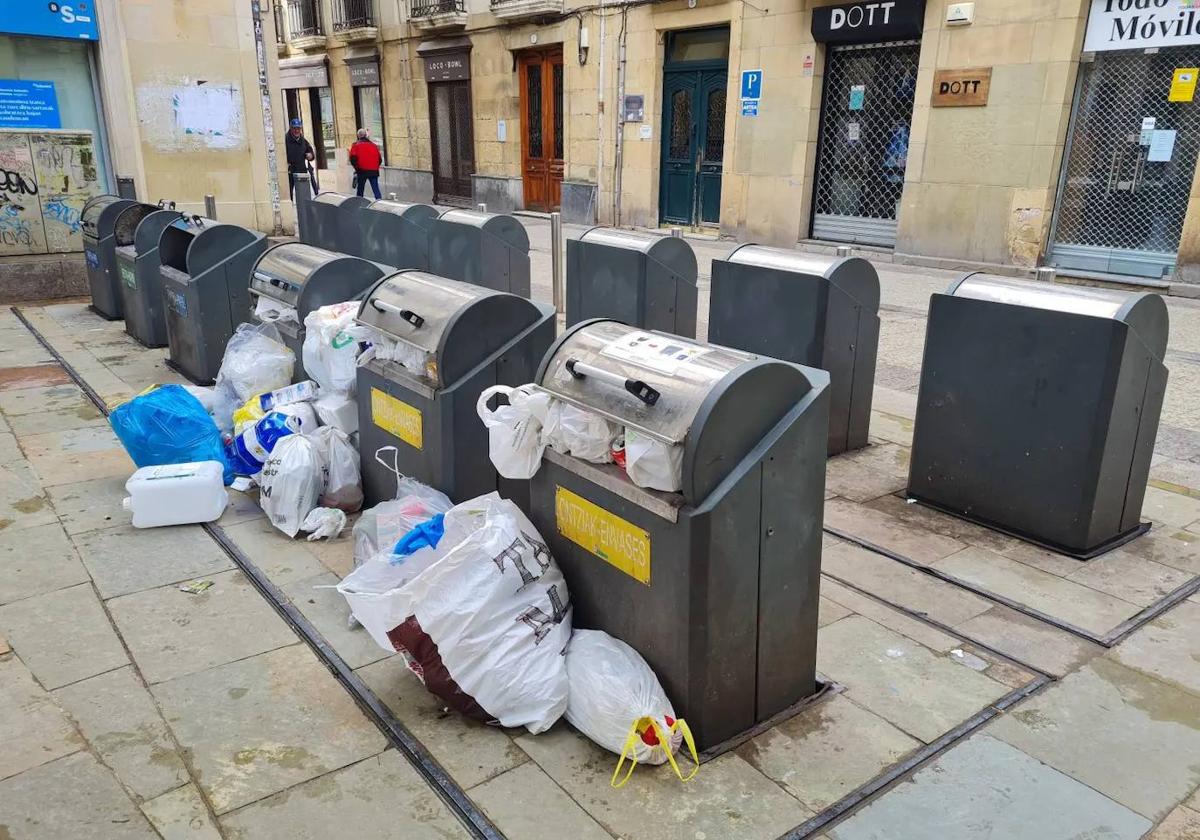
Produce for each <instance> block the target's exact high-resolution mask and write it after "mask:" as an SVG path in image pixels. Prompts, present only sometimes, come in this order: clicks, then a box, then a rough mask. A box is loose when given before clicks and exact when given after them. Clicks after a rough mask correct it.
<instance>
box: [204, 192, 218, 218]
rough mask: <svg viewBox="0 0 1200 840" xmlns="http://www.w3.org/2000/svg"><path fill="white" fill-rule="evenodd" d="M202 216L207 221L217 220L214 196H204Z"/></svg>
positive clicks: (215, 198)
mask: <svg viewBox="0 0 1200 840" xmlns="http://www.w3.org/2000/svg"><path fill="white" fill-rule="evenodd" d="M204 216H205V218H208V219H215V218H217V197H216V196H215V195H206V196H204Z"/></svg>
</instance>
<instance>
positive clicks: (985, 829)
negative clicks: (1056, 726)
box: [827, 736, 1150, 840]
mask: <svg viewBox="0 0 1200 840" xmlns="http://www.w3.org/2000/svg"><path fill="white" fill-rule="evenodd" d="M1149 828H1150V821H1149V820H1147V819H1146V818H1145V817H1142V816H1139V815H1138V814H1135V813H1134V812H1133V811H1130V810H1129V809H1127V808H1123V807H1121V806H1120V805H1118V804H1116V803H1115V802H1112V801H1111V800H1109V799H1106V798H1104V797H1103V796H1101V795H1100V794H1098V793H1096V792H1095V791H1094V790H1091V789H1090V788H1088V787H1086V786H1084V785H1081V784H1080V783H1079V782H1077V781H1075V780H1073V779H1071V778H1070V777H1068V776H1065V775H1063V774H1062V773H1059V772H1057V771H1055V770H1053V769H1051V768H1049V767H1047V766H1046V765H1044V764H1042V763H1040V762H1038V761H1036V760H1034V759H1032V758H1030V757H1029V756H1028V755H1025V754H1024V753H1022V752H1020V751H1019V750H1016V749H1014V748H1013V747H1011V746H1009V745H1008V744H1005V743H1003V742H1001V741H997V740H995V739H993V738H988V737H986V736H976V737H974V738H972V739H970V740H969V741H967V742H966V743H963V744H960V745H959V746H957V747H955V748H954V749H952V750H950V751H949V752H947V753H945V754H944V755H942V756H940V757H939V758H938V759H936V760H935V761H934V762H932V763H931V764H929V765H927V766H926V767H924V768H922V769H921V770H919V771H918V772H917V773H916V774H915V775H914V776H913V777H912V779H910V780H909V781H907V782H904V783H902V784H901V785H900V786H898V787H896V788H893V789H892V790H890V791H888V792H887V793H886V794H885V795H884V796H882V797H880V798H879V799H877V800H875V801H874V802H872V803H871V804H869V805H867V806H866V807H865V808H863V809H861V810H860V811H858V812H857V813H855V814H854V815H852V816H851V817H850V818H849V819H847V820H846V821H844V822H842V823H840V824H839V825H837V826H835V827H834V828H832V829H830V830H829V831H828V832H827V833H828V835H829V837H830V838H831V840H951V838H952V839H953V840H993V839H994V838H996V839H998V838H1012V840H1018V838H1020V839H1021V840H1025V838H1028V840H1034V838H1036V840H1082V838H1088V840H1137V838H1139V837H1141V836H1142V834H1143V833H1144V832H1145V831H1146V830H1148V829H1149Z"/></svg>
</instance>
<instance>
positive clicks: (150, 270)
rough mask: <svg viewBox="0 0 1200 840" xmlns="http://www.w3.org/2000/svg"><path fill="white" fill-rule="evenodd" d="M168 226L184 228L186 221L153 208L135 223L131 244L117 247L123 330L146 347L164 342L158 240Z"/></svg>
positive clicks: (158, 345)
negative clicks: (152, 210) (123, 317)
mask: <svg viewBox="0 0 1200 840" xmlns="http://www.w3.org/2000/svg"><path fill="white" fill-rule="evenodd" d="M169 225H176V226H181V227H186V226H187V222H185V221H183V219H182V216H181V214H180V213H179V211H177V210H155V211H154V212H153V213H150V214H148V215H147V216H145V217H144V218H143V219H142V221H141V223H140V224H138V226H137V231H135V232H134V234H133V244H132V245H118V246H117V249H116V257H117V274H118V276H119V277H120V280H121V282H120V284H119V287H120V291H121V308H122V310H123V311H124V313H125V332H127V333H129V335H130V336H132V337H133V338H136V339H137V340H138V341H139V342H141V343H142V344H143V345H144V346H146V347H165V346H166V345H167V317H166V313H165V312H164V309H163V295H162V274H161V272H160V271H159V267H160V265H161V264H160V262H159V257H158V241H159V237H160V236H161V235H162V232H163V229H164V228H166V227H167V226H169Z"/></svg>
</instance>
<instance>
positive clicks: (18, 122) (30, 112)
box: [0, 79, 62, 128]
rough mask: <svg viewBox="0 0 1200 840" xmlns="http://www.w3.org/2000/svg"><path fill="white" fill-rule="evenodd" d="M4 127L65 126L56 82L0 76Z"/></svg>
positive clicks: (0, 116) (0, 120)
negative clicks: (55, 86) (59, 110)
mask: <svg viewBox="0 0 1200 840" xmlns="http://www.w3.org/2000/svg"><path fill="white" fill-rule="evenodd" d="M0 128H62V116H61V115H60V114H59V112H58V94H57V93H56V92H55V90H54V82H36V81H21V80H19V79H0Z"/></svg>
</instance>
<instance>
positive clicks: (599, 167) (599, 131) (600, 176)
mask: <svg viewBox="0 0 1200 840" xmlns="http://www.w3.org/2000/svg"><path fill="white" fill-rule="evenodd" d="M597 14H598V15H599V17H600V78H599V80H598V81H597V82H596V215H597V217H599V215H600V191H601V190H602V189H604V23H605V14H604V0H600V11H599V12H598V13H597ZM596 221H597V222H599V221H600V219H599V218H597V219H596Z"/></svg>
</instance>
